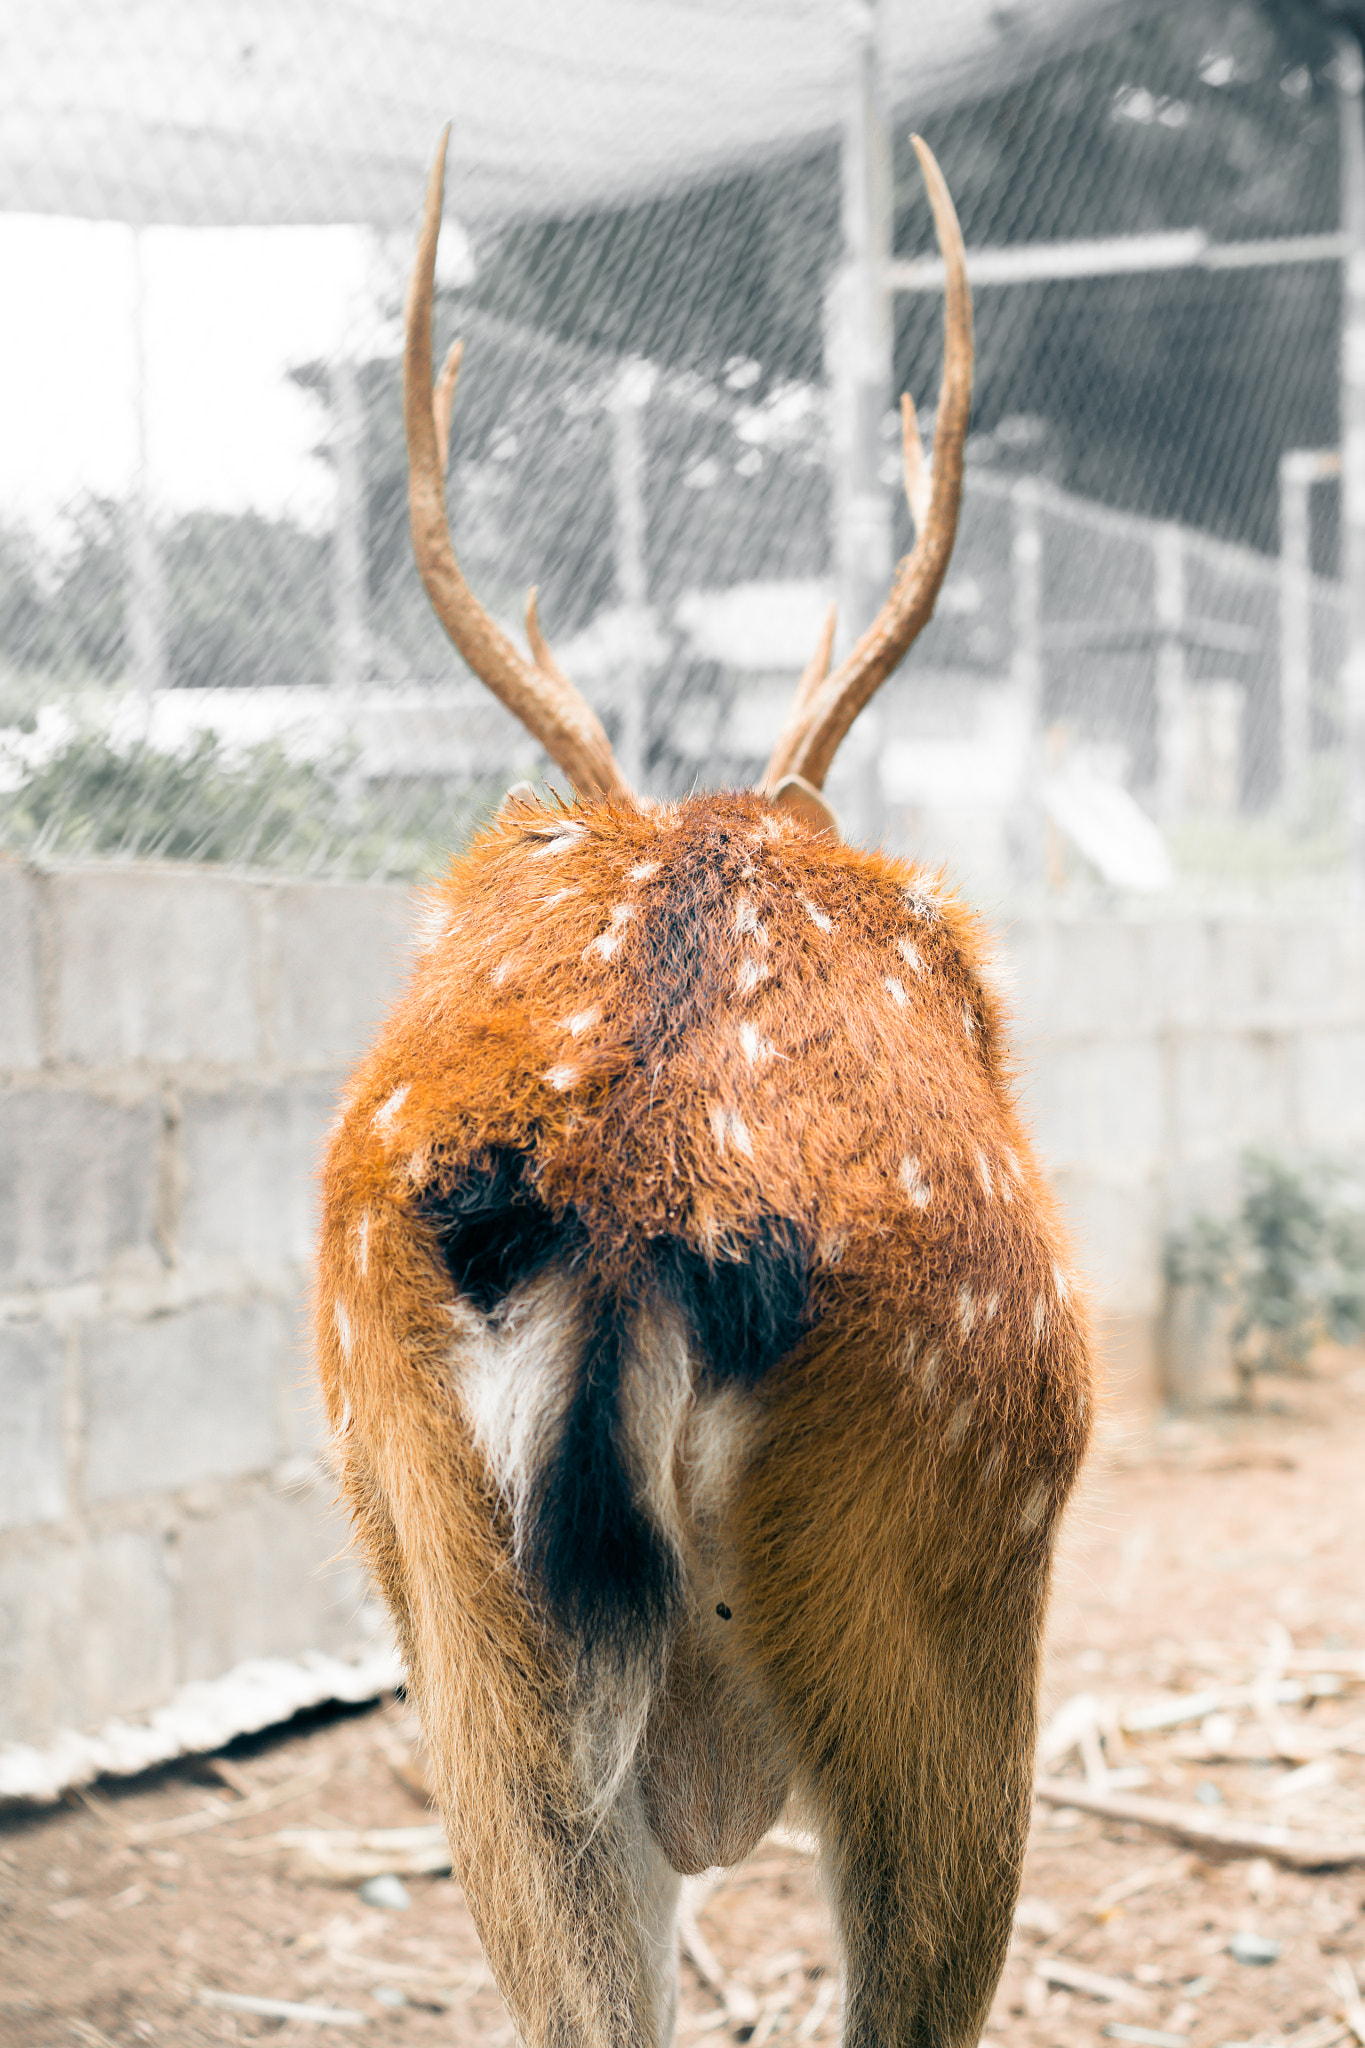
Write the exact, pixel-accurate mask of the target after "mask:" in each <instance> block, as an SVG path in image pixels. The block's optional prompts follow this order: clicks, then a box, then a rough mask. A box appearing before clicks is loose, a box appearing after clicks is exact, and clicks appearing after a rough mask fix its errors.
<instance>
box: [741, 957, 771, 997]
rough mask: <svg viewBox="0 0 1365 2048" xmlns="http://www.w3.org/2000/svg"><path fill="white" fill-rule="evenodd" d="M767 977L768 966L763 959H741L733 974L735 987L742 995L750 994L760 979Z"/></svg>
mask: <svg viewBox="0 0 1365 2048" xmlns="http://www.w3.org/2000/svg"><path fill="white" fill-rule="evenodd" d="M767 978H768V966H767V962H766V961H764V960H741V961H740V963H739V972H738V974H737V975H736V976H735V987H736V988H737V989H738V990H739V992H740V994H741V995H742V996H751V995H752V994H753V992H754V990H755V989H756V988H757V987H758V985H759V983H760V982H761V981H766V980H767Z"/></svg>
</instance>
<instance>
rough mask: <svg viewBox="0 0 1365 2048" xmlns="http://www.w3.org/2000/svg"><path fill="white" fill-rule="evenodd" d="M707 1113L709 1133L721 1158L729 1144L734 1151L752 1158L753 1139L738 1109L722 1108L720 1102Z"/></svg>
mask: <svg viewBox="0 0 1365 2048" xmlns="http://www.w3.org/2000/svg"><path fill="white" fill-rule="evenodd" d="M707 1114H708V1119H709V1122H710V1125H711V1135H712V1137H713V1138H714V1139H715V1141H716V1150H717V1151H718V1152H719V1153H720V1155H721V1157H722V1158H724V1156H725V1151H726V1148H727V1146H729V1145H733V1146H734V1148H735V1150H736V1152H741V1153H743V1155H744V1157H745V1158H746V1159H752V1158H753V1156H754V1141H753V1139H752V1138H751V1137H750V1135H749V1126H748V1125H747V1124H746V1123H745V1121H744V1119H743V1117H742V1116H741V1115H740V1114H739V1112H738V1110H734V1109H722V1108H721V1106H720V1104H719V1103H716V1104H714V1105H713V1106H712V1108H711V1109H710V1110H709V1111H708V1113H707Z"/></svg>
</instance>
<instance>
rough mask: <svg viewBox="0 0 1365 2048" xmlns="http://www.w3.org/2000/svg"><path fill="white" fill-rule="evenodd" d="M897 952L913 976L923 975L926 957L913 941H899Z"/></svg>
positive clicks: (897, 942)
mask: <svg viewBox="0 0 1365 2048" xmlns="http://www.w3.org/2000/svg"><path fill="white" fill-rule="evenodd" d="M896 951H897V952H898V953H899V954H900V956H901V958H902V960H903V961H904V962H905V964H906V966H907V967H908V968H909V969H910V972H911V973H912V974H923V972H924V955H923V954H922V953H921V952H920V949H919V947H918V946H917V945H916V944H915V942H914V940H913V939H897V941H896Z"/></svg>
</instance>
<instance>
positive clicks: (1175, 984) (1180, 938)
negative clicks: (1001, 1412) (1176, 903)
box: [1149, 917, 1217, 1031]
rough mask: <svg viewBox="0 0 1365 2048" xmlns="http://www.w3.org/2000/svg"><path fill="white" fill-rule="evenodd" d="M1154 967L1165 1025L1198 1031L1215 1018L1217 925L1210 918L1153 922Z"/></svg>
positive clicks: (1151, 928)
mask: <svg viewBox="0 0 1365 2048" xmlns="http://www.w3.org/2000/svg"><path fill="white" fill-rule="evenodd" d="M1149 930H1150V932H1151V954H1150V958H1151V965H1152V976H1153V981H1154V983H1155V985H1156V987H1157V989H1158V990H1159V994H1160V1009H1161V1016H1162V1019H1163V1021H1164V1022H1166V1023H1167V1024H1169V1025H1173V1026H1175V1027H1176V1028H1178V1029H1181V1030H1188V1031H1197V1030H1199V1029H1200V1028H1201V1027H1202V1026H1203V1025H1204V1024H1206V1023H1207V1022H1208V1020H1209V1019H1210V1017H1211V1016H1212V1015H1213V1012H1214V1008H1215V1002H1216V998H1215V996H1214V992H1213V988H1212V977H1213V973H1214V968H1213V956H1214V948H1215V943H1216V932H1217V925H1216V922H1215V921H1214V920H1212V919H1208V918H1193V917H1191V918H1183V917H1182V918H1173V919H1171V920H1170V921H1169V922H1167V921H1161V922H1157V921H1156V920H1153V922H1152V924H1151V925H1150V927H1149Z"/></svg>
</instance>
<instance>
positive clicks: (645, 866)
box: [626, 860, 663, 882]
mask: <svg viewBox="0 0 1365 2048" xmlns="http://www.w3.org/2000/svg"><path fill="white" fill-rule="evenodd" d="M662 865H663V863H662V862H661V861H657V860H642V861H641V862H639V864H638V866H636V867H633V868H627V869H626V874H627V875H628V876H629V878H630V880H631V881H632V882H647V881H648V880H649V878H650V876H651V875H657V874H658V872H659V869H660V867H661V866H662Z"/></svg>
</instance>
